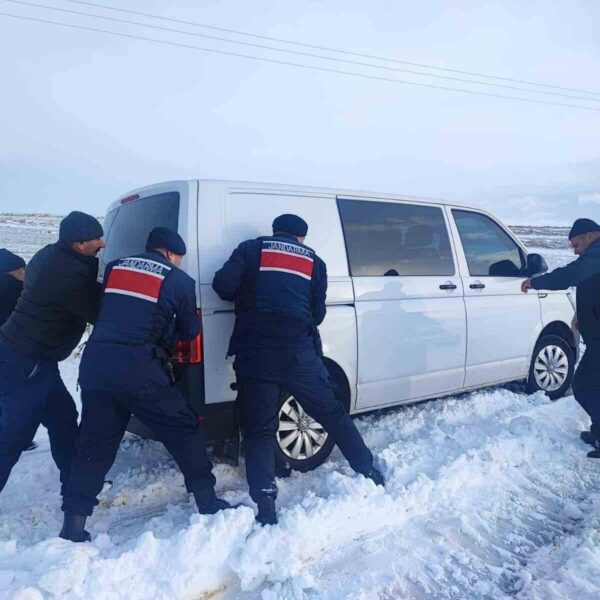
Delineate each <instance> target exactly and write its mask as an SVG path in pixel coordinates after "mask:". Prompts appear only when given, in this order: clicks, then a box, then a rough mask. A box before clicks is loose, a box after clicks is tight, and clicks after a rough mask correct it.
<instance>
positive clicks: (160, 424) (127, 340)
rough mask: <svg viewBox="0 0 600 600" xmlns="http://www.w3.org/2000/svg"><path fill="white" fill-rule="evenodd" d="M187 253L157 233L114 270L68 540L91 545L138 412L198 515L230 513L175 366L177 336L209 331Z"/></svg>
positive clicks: (86, 396) (85, 400)
mask: <svg viewBox="0 0 600 600" xmlns="http://www.w3.org/2000/svg"><path fill="white" fill-rule="evenodd" d="M185 253H186V247H185V243H184V241H183V240H182V239H181V237H180V236H179V234H177V232H175V231H172V230H170V229H167V228H165V227H157V228H155V229H153V230H152V231H151V232H150V235H149V236H148V241H147V243H146V252H145V253H144V254H139V255H137V256H131V257H128V258H122V259H119V260H116V261H114V262H111V263H110V264H109V265H108V266H107V268H106V272H105V274H104V294H103V297H102V303H101V307H100V314H99V316H98V320H97V322H96V326H95V327H94V332H93V333H92V335H91V337H90V340H89V342H88V344H87V346H86V349H85V352H84V354H83V357H82V359H81V367H80V370H79V383H80V385H81V403H82V407H83V415H82V420H81V426H80V431H79V437H78V440H77V449H76V454H75V458H74V459H73V463H72V467H71V475H70V477H69V484H68V486H67V493H66V495H65V497H64V501H63V507H62V509H63V511H64V512H65V517H64V525H63V529H62V531H61V533H60V536H61V537H63V538H65V539H68V540H71V541H74V542H83V541H87V540H89V539H90V535H89V533H88V532H87V531H85V529H84V526H85V521H86V518H87V517H88V516H89V515H91V514H92V511H93V509H94V506H96V504H98V501H97V499H96V496H97V495H98V494H99V492H100V491H101V490H102V486H103V483H104V477H105V475H106V473H107V472H108V470H109V469H110V467H111V465H112V464H113V462H114V460H115V457H116V454H117V450H118V448H119V443H120V442H121V439H122V438H123V434H124V433H125V428H126V427H127V423H128V421H129V417H130V416H131V414H134V415H135V416H136V417H137V418H138V419H139V420H140V421H141V422H142V423H143V424H144V425H146V426H147V427H149V428H150V429H151V430H152V431H153V432H154V434H155V435H156V437H157V438H158V439H159V440H160V441H161V442H163V444H164V445H165V446H166V447H167V450H168V451H169V452H170V453H171V454H172V455H173V458H174V459H175V461H176V462H177V465H178V466H179V468H180V469H181V471H182V473H183V476H184V478H185V485H186V488H187V490H188V492H191V493H193V494H194V497H195V499H196V504H197V506H198V511H199V512H201V513H203V514H213V513H215V512H217V511H218V510H222V509H225V508H230V506H229V504H228V503H227V502H225V500H221V499H220V498H217V496H216V495H215V492H214V484H215V478H214V476H213V474H212V464H211V462H210V460H209V458H208V455H207V453H206V448H205V445H204V436H203V435H202V433H201V431H200V429H199V425H198V417H197V415H196V414H195V413H194V412H193V411H192V409H191V408H190V407H189V406H188V404H187V402H186V400H185V398H184V397H183V395H182V394H181V392H180V391H179V390H178V389H177V387H175V385H174V382H173V381H171V379H170V377H169V374H168V371H167V368H166V367H167V366H168V364H167V363H168V357H169V356H170V354H172V352H173V350H174V349H175V343H176V341H177V339H183V340H192V339H194V338H195V337H196V336H197V335H198V331H199V328H200V324H199V320H198V315H197V314H196V293H195V290H194V287H195V286H194V280H193V279H192V278H191V277H190V276H189V275H187V274H186V273H185V272H184V271H182V270H181V269H179V268H178V267H179V265H180V264H181V260H182V257H183V256H184V255H185Z"/></svg>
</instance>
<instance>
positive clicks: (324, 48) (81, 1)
mask: <svg viewBox="0 0 600 600" xmlns="http://www.w3.org/2000/svg"><path fill="white" fill-rule="evenodd" d="M65 2H71V3H73V4H82V5H87V6H94V7H96V8H103V9H105V10H112V11H117V12H122V13H129V14H132V15H137V16H140V17H150V18H152V19H160V20H161V21H170V22H171V23H179V24H181V25H191V26H192V27H202V28H204V29H212V30H213V31H221V32H223V33H232V34H235V35H243V36H246V37H253V38H256V39H261V40H268V41H271V42H279V43H283V44H291V45H293V46H300V47H304V48H312V49H313V50H322V51H326V52H337V53H338V54H345V55H348V56H355V57H358V58H368V59H372V60H380V61H387V62H394V63H397V64H401V65H410V66H413V67H420V68H424V69H432V70H435V71H445V72H447V73H457V74H459V75H470V76H473V77H483V78H486V79H496V80H498V81H510V82H513V83H521V84H524V85H533V86H538V87H545V88H552V89H556V90H563V91H566V92H578V93H582V94H591V95H594V96H600V92H595V91H590V90H583V89H579V88H570V87H563V86H560V85H552V84H549V83H540V82H536V81H527V80H524V79H514V78H511V77H500V76H498V75H489V74H486V73H476V72H473V71H461V70H459V69H450V68H447V67H436V66H434V65H427V64H425V63H417V62H410V61H406V60H398V59H395V58H389V57H385V56H376V55H373V54H362V53H360V52H351V51H349V50H339V49H337V48H331V47H327V46H318V45H314V44H306V43H303V42H296V41H293V40H286V39H282V38H276V37H271V36H267V35H259V34H256V33H247V32H244V31H238V30H235V29H227V28H225V27H216V26H214V25H206V24H203V23H198V22H196V21H185V20H183V19H175V18H172V17H163V16H161V15H155V14H152V13H146V12H140V11H136V10H130V9H125V8H116V7H114V6H107V5H106V4H100V3H96V2H86V1H84V0H65ZM531 91H534V90H531ZM589 99H590V100H591V98H589Z"/></svg>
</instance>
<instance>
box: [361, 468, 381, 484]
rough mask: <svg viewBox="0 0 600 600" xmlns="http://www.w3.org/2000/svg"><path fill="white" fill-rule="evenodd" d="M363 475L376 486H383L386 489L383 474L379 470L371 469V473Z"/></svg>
mask: <svg viewBox="0 0 600 600" xmlns="http://www.w3.org/2000/svg"><path fill="white" fill-rule="evenodd" d="M363 474H364V476H365V477H367V478H368V479H370V480H371V481H373V482H374V483H375V485H381V486H383V487H385V479H384V478H383V473H382V472H381V471H380V470H379V469H376V468H375V467H371V468H370V469H369V471H367V472H366V473H363Z"/></svg>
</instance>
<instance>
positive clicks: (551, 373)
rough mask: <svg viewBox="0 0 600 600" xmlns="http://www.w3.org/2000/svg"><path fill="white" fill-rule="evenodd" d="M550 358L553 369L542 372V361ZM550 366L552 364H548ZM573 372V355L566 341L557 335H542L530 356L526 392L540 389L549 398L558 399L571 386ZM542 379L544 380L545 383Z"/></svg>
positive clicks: (529, 392) (531, 392) (549, 361)
mask: <svg viewBox="0 0 600 600" xmlns="http://www.w3.org/2000/svg"><path fill="white" fill-rule="evenodd" d="M552 360H555V364H554V369H548V370H546V372H545V374H544V368H545V367H544V365H543V363H544V362H546V363H551V362H552ZM540 361H541V362H540ZM550 366H552V365H551V364H550ZM563 372H564V379H563ZM574 372H575V356H574V355H573V350H572V348H571V346H569V344H568V342H567V341H566V340H564V339H563V338H561V337H559V336H557V335H544V336H542V337H541V338H540V339H539V340H538V342H537V344H536V345H535V349H534V351H533V356H532V357H531V365H530V366H529V378H528V380H527V387H526V390H527V393H528V394H534V393H535V392H539V391H542V392H545V393H546V395H547V396H548V398H550V400H558V398H562V396H564V395H565V394H566V392H567V390H568V389H569V388H570V387H571V382H572V381H573V373H574ZM544 381H545V382H546V384H545V385H544ZM559 384H560V385H559ZM556 385H559V387H555V386H556Z"/></svg>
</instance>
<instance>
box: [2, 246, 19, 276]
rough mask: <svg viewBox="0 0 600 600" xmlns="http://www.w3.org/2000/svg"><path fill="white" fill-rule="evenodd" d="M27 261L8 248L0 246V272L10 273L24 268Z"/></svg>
mask: <svg viewBox="0 0 600 600" xmlns="http://www.w3.org/2000/svg"><path fill="white" fill-rule="evenodd" d="M24 266H25V261H24V260H23V259H22V258H21V257H20V256H17V255H16V254H13V253H12V252H11V251H10V250H7V249H6V248H0V273H10V272H11V271H16V270H17V269H22V268H23V267H24Z"/></svg>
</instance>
